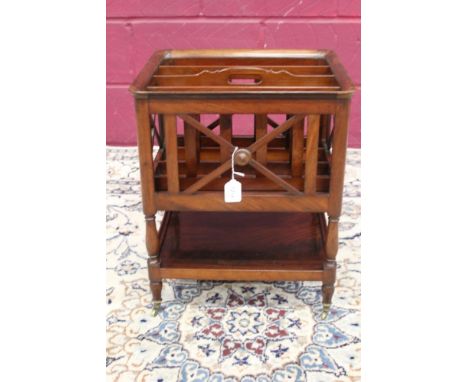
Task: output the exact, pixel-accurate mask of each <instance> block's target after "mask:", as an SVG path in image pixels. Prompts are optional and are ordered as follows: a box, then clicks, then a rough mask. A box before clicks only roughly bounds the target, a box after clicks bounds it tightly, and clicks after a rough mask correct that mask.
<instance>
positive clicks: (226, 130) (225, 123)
mask: <svg viewBox="0 0 468 382" xmlns="http://www.w3.org/2000/svg"><path fill="white" fill-rule="evenodd" d="M219 135H220V136H221V137H222V138H224V139H225V140H226V141H228V142H229V143H231V141H232V114H222V115H221V116H220V117H219ZM231 154H232V150H230V149H228V147H227V146H220V155H219V157H220V162H221V163H222V162H225V161H227V160H228V159H229V158H230V157H231Z"/></svg>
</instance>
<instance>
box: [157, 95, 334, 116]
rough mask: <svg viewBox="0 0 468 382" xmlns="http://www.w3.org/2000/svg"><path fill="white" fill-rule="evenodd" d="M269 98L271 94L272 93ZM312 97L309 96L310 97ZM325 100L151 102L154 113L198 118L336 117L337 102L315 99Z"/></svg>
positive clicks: (183, 100)
mask: <svg viewBox="0 0 468 382" xmlns="http://www.w3.org/2000/svg"><path fill="white" fill-rule="evenodd" d="M269 94H270V93H269ZM308 94H309V93H308ZM313 94H316V95H317V97H318V96H320V97H322V96H323V92H317V93H310V95H311V97H309V98H310V99H294V98H293V95H292V94H288V95H287V97H288V98H289V100H285V99H284V93H283V99H268V100H265V98H264V97H261V98H258V97H257V96H255V98H252V99H248V98H246V95H245V94H244V95H243V96H242V97H243V98H242V99H229V102H226V100H225V99H222V97H220V96H219V94H216V96H214V97H213V98H210V100H209V101H207V100H206V99H204V98H203V97H201V98H199V99H197V98H193V99H180V98H179V99H162V98H161V99H157V100H155V99H150V100H149V107H150V111H151V112H152V113H162V114H166V113H167V114H174V113H176V114H177V113H196V114H236V113H239V110H242V113H245V114H257V113H260V114H286V113H291V114H334V113H335V112H336V110H337V108H338V103H337V102H336V101H335V100H327V99H314V98H313V97H312V95H313ZM271 95H272V96H278V95H279V96H281V93H277V92H275V93H271Z"/></svg>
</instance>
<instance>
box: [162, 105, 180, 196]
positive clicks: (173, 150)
mask: <svg viewBox="0 0 468 382" xmlns="http://www.w3.org/2000/svg"><path fill="white" fill-rule="evenodd" d="M164 129H165V142H166V161H167V179H168V185H167V188H168V191H169V192H179V167H178V160H177V130H176V129H177V124H176V116H175V115H174V114H165V115H164Z"/></svg>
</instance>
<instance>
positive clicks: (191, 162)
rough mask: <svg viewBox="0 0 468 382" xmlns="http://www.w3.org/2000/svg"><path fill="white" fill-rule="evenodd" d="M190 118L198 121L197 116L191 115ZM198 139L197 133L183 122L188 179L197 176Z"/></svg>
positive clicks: (198, 116) (198, 117) (198, 134)
mask: <svg viewBox="0 0 468 382" xmlns="http://www.w3.org/2000/svg"><path fill="white" fill-rule="evenodd" d="M190 116H191V117H192V118H194V119H196V120H197V121H200V115H199V114H191V115H190ZM199 139H200V133H199V131H198V130H197V129H195V128H194V127H193V126H190V125H189V124H188V123H187V122H185V121H184V146H185V163H186V166H187V176H190V177H194V176H197V168H198V161H199Z"/></svg>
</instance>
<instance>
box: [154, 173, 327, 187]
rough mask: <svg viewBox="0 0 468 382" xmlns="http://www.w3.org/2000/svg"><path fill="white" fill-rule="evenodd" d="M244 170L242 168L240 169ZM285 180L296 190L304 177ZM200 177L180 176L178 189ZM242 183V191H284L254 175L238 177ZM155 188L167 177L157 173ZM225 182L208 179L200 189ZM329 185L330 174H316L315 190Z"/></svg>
mask: <svg viewBox="0 0 468 382" xmlns="http://www.w3.org/2000/svg"><path fill="white" fill-rule="evenodd" d="M242 171H244V169H242ZM281 178H282V179H283V180H284V181H285V182H287V183H289V184H290V185H291V186H293V187H294V188H296V189H298V190H303V189H304V179H303V178H289V177H284V176H282V177H281ZM199 179H202V176H198V177H196V178H185V177H182V178H180V179H179V183H180V190H181V191H184V190H186V189H188V188H189V187H191V186H192V185H193V184H194V183H195V182H196V181H198V180H199ZM239 180H240V182H241V183H242V190H243V191H272V192H284V187H282V186H279V185H278V184H277V183H274V182H272V181H271V180H270V179H268V178H266V177H261V178H255V177H251V176H249V177H244V178H242V179H239ZM155 183H156V189H157V190H158V191H165V190H167V177H165V176H164V175H157V176H156V178H155ZM225 184H226V178H225V177H218V178H215V179H213V180H212V181H210V182H209V183H208V184H206V185H205V186H203V187H200V188H199V190H200V191H220V192H222V191H223V190H224V185H225ZM329 186H330V176H329V175H318V176H317V188H316V191H317V192H321V193H328V191H329Z"/></svg>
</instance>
